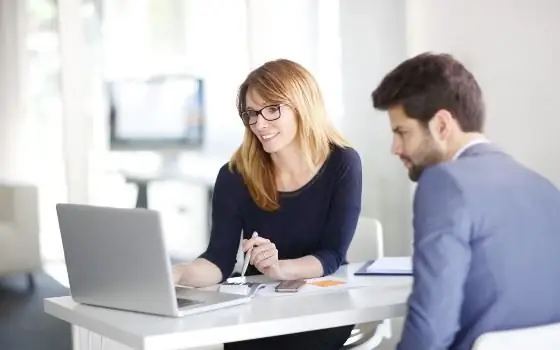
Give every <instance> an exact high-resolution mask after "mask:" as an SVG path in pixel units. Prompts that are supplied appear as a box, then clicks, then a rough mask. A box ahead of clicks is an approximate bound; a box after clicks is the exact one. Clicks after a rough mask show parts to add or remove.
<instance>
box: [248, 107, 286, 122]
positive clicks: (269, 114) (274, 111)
mask: <svg viewBox="0 0 560 350" xmlns="http://www.w3.org/2000/svg"><path fill="white" fill-rule="evenodd" d="M280 107H282V104H273V105H268V106H265V107H263V108H261V109H259V110H256V111H255V110H248V111H245V112H242V113H241V120H243V124H245V125H247V126H249V125H255V124H257V121H258V119H259V114H260V115H262V116H263V118H264V119H265V120H267V121H269V122H271V121H273V120H276V119H278V118H280V117H281V116H282V112H281V108H280Z"/></svg>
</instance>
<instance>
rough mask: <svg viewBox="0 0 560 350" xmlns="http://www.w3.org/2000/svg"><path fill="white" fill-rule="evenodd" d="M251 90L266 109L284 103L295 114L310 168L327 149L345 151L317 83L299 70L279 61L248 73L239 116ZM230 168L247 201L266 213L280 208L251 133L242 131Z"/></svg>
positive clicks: (269, 167)
mask: <svg viewBox="0 0 560 350" xmlns="http://www.w3.org/2000/svg"><path fill="white" fill-rule="evenodd" d="M249 90H251V91H252V92H256V93H257V94H258V95H259V96H260V97H261V98H262V99H264V101H266V103H271V104H273V103H284V104H287V105H289V106H290V107H291V108H292V109H293V110H294V112H295V114H296V118H297V135H296V138H297V140H298V142H299V144H300V145H301V147H302V152H303V154H304V155H305V157H306V158H307V162H308V163H309V164H310V165H312V166H316V165H318V164H321V163H322V162H324V161H325V159H326V158H327V157H328V155H329V152H330V150H331V146H333V145H334V146H339V147H347V146H348V145H349V144H348V142H347V141H346V140H345V139H344V138H343V137H342V135H341V134H340V133H339V132H338V131H337V130H336V129H335V127H334V125H333V124H332V123H331V121H330V120H329V118H328V116H327V113H326V109H325V104H324V101H323V97H322V95H321V91H320V90H319V86H318V84H317V82H316V80H315V79H314V78H313V76H312V75H311V74H310V73H309V72H308V71H307V70H306V69H305V68H303V67H302V66H301V65H299V64H297V63H295V62H292V61H290V60H286V59H279V60H275V61H270V62H267V63H265V64H263V65H262V66H260V67H259V68H257V69H255V70H254V71H252V72H251V73H250V74H249V75H248V76H247V78H246V79H245V81H244V82H243V83H242V84H241V86H240V88H239V93H238V96H237V110H238V112H239V115H241V113H242V112H245V110H246V96H247V93H248V92H249ZM229 168H230V170H233V169H235V170H237V171H238V172H239V173H240V174H241V176H242V177H243V180H244V182H245V184H246V186H247V187H248V189H249V193H250V195H251V197H252V198H253V200H254V201H255V203H256V204H257V205H258V206H259V207H260V208H262V209H264V210H268V211H274V210H276V209H278V208H279V202H278V190H277V188H276V178H275V173H274V166H273V164H272V160H271V158H270V155H269V154H268V153H267V152H265V151H264V149H263V147H262V145H261V143H260V141H259V140H258V138H257V137H256V136H255V134H253V132H252V131H251V129H250V128H249V127H247V128H246V130H245V136H244V139H243V143H242V145H241V146H240V147H239V148H238V149H237V151H236V152H235V153H234V155H233V157H232V158H231V160H230V163H229Z"/></svg>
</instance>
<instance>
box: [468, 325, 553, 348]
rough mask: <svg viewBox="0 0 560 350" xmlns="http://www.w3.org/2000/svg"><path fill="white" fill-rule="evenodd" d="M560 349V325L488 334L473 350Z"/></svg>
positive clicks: (478, 341) (476, 342)
mask: <svg viewBox="0 0 560 350" xmlns="http://www.w3.org/2000/svg"><path fill="white" fill-rule="evenodd" d="M525 349H539V350H548V349H550V350H552V349H560V323H554V324H549V325H545V326H535V327H528V328H520V329H511V330H506V331H496V332H488V333H485V334H483V335H481V336H480V337H478V339H477V340H476V341H475V343H474V346H473V350H525Z"/></svg>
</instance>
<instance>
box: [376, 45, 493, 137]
mask: <svg viewBox="0 0 560 350" xmlns="http://www.w3.org/2000/svg"><path fill="white" fill-rule="evenodd" d="M371 96H372V99H373V106H374V107H375V108H376V109H380V110H387V109H389V108H392V107H397V106H402V108H403V110H404V112H405V113H406V115H407V116H408V117H410V118H413V119H416V120H418V121H419V122H420V123H422V124H423V125H427V123H428V122H429V121H430V119H432V117H433V116H434V114H435V113H436V112H437V111H438V110H440V109H445V110H447V111H449V112H450V113H451V114H452V115H453V117H454V118H455V119H456V120H457V122H458V123H459V125H460V126H461V129H462V130H463V131H464V132H482V130H483V127H484V114H485V112H484V109H485V108H484V101H483V98H482V92H481V90H480V87H479V86H478V83H477V82H476V79H475V78H474V76H473V75H472V74H471V73H470V72H469V71H468V70H467V69H466V68H465V67H464V66H463V64H461V63H460V62H459V61H457V60H456V59H454V58H453V57H452V56H451V55H449V54H433V53H429V52H426V53H422V54H419V55H418V56H415V57H412V58H410V59H408V60H406V61H404V62H402V63H401V64H399V65H398V66H397V67H396V68H395V69H394V70H393V71H391V72H390V73H389V74H387V75H386V76H385V77H384V78H383V80H382V81H381V83H380V84H379V86H378V87H377V88H376V89H375V90H374V91H373V93H372V95H371Z"/></svg>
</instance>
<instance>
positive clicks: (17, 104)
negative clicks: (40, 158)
mask: <svg viewBox="0 0 560 350" xmlns="http://www.w3.org/2000/svg"><path fill="white" fill-rule="evenodd" d="M26 20H27V16H26V14H25V2H22V1H18V0H3V1H0V179H7V180H18V181H21V180H27V181H33V180H35V179H36V178H37V177H36V176H35V171H34V169H35V163H34V161H35V159H36V158H35V155H36V152H35V148H34V147H32V142H33V140H35V138H36V132H37V130H36V128H35V127H34V126H35V125H34V124H33V123H32V120H31V119H30V118H31V117H30V115H29V113H28V109H27V108H26V107H27V100H26V84H27V77H28V75H27V72H28V70H27V66H26V63H27V47H26V46H25V41H24V40H23V38H25V35H26V34H27V21H26Z"/></svg>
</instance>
